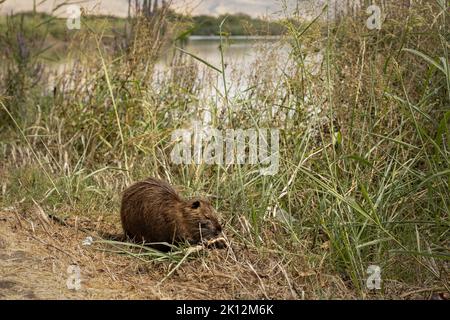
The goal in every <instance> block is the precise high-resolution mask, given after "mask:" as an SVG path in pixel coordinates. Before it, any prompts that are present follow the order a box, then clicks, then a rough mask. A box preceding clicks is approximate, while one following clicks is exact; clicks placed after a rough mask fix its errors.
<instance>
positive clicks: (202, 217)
mask: <svg viewBox="0 0 450 320" xmlns="http://www.w3.org/2000/svg"><path fill="white" fill-rule="evenodd" d="M120 216H121V220H122V227H123V231H124V233H125V235H126V236H127V237H129V238H130V239H133V240H135V241H138V242H145V243H146V244H149V245H150V246H152V247H154V248H157V249H159V250H163V251H167V250H169V247H168V246H165V245H163V244H161V243H168V244H175V245H176V244H179V243H182V242H188V243H189V244H199V243H202V242H204V241H208V240H211V239H214V238H217V237H218V236H219V235H220V234H221V232H222V227H221V225H220V223H219V221H218V219H217V216H216V214H215V211H214V208H213V207H212V206H211V204H210V203H209V202H208V201H206V200H204V199H197V198H196V199H190V200H185V199H182V198H181V197H180V196H179V195H178V194H177V192H176V191H175V190H174V189H173V188H172V187H171V186H170V185H169V184H168V183H167V182H165V181H162V180H158V179H155V178H148V179H146V180H144V181H141V182H137V183H135V184H133V185H132V186H130V187H128V189H126V190H125V191H124V193H123V198H122V206H121V210H120ZM155 243H156V244H155ZM215 246H216V247H224V244H223V243H220V244H216V245H215Z"/></svg>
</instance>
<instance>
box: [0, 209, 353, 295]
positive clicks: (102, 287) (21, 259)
mask: <svg viewBox="0 0 450 320" xmlns="http://www.w3.org/2000/svg"><path fill="white" fill-rule="evenodd" d="M86 225H91V226H92V227H93V228H97V229H98V230H100V229H101V228H105V227H106V226H105V225H102V223H101V222H99V221H94V222H90V221H89V220H84V221H81V219H78V218H75V219H74V221H70V222H69V223H68V224H67V225H63V224H61V223H60V222H57V221H55V220H53V219H51V218H49V217H48V216H46V215H45V214H44V213H43V212H42V211H39V210H35V211H34V212H32V213H26V214H25V213H17V212H15V211H13V210H11V211H3V212H0V299H302V298H318V296H317V294H316V293H313V292H311V291H308V290H306V289H307V287H308V283H311V281H310V280H311V277H312V278H314V279H313V280H314V281H313V282H314V283H321V284H322V285H323V288H326V289H323V290H322V291H321V292H322V293H321V294H323V293H325V294H326V295H327V296H334V295H336V296H337V295H339V297H340V298H345V297H346V296H347V297H352V295H351V293H350V291H348V290H347V289H346V288H345V286H344V285H343V283H341V282H339V281H336V279H335V278H330V279H331V281H329V280H327V278H326V277H323V276H321V278H320V279H319V278H318V276H317V274H316V273H315V272H314V270H303V269H302V268H300V266H299V267H298V268H299V269H302V270H301V271H300V272H299V273H298V274H296V276H295V277H294V276H293V275H292V274H288V272H287V271H286V269H285V268H284V265H283V263H280V262H277V260H276V259H274V258H273V257H271V256H270V253H265V254H261V253H257V252H254V251H252V250H250V249H246V248H245V247H236V246H234V245H231V247H230V248H229V249H226V250H205V251H202V252H200V254H198V255H197V256H196V257H195V258H193V259H190V260H186V261H185V262H183V264H181V266H180V267H179V268H177V269H176V270H175V271H174V272H173V273H172V274H171V275H170V277H168V278H166V276H167V274H169V272H170V271H171V270H172V269H173V268H174V267H175V266H176V265H177V262H171V261H163V262H155V261H142V260H139V259H136V258H134V257H132V256H130V255H124V254H117V253H110V252H105V251H104V250H102V247H101V246H100V247H99V246H98V245H94V244H95V243H94V244H93V245H90V246H86V245H83V240H84V239H86V237H87V236H92V237H93V238H94V239H98V232H96V231H95V230H94V231H92V232H90V231H86V229H84V231H82V230H81V229H83V228H82V227H80V226H86ZM107 228H108V230H111V229H114V228H115V231H119V232H120V229H118V228H117V225H114V226H107ZM119 228H120V225H119ZM70 266H77V267H79V275H80V277H79V279H80V282H79V288H78V290H76V289H77V288H76V286H75V285H74V284H75V283H76V279H78V278H77V277H76V273H74V270H75V269H73V268H74V267H70ZM68 268H69V269H68ZM71 268H72V269H71ZM294 269H295V270H297V268H294ZM165 278H166V279H165ZM74 279H75V280H74ZM299 284H300V285H299Z"/></svg>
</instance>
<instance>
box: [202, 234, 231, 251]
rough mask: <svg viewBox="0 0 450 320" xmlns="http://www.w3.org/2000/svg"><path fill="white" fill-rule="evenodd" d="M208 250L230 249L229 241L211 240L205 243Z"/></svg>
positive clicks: (222, 238) (221, 238)
mask: <svg viewBox="0 0 450 320" xmlns="http://www.w3.org/2000/svg"><path fill="white" fill-rule="evenodd" d="M204 245H205V247H207V248H216V249H225V248H227V247H228V244H227V240H226V239H225V238H224V237H219V238H215V239H211V240H208V241H205V242H204Z"/></svg>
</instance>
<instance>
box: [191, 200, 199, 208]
mask: <svg viewBox="0 0 450 320" xmlns="http://www.w3.org/2000/svg"><path fill="white" fill-rule="evenodd" d="M199 207H200V201H198V200H196V201H194V202H192V204H191V208H192V209H198V208H199Z"/></svg>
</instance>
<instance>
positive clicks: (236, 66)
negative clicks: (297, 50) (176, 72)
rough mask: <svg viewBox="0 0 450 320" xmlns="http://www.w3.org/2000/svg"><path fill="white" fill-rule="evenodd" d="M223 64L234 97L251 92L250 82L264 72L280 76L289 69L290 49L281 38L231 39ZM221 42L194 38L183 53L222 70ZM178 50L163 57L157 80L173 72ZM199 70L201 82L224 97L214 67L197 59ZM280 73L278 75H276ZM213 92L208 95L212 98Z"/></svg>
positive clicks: (230, 93) (219, 79)
mask: <svg viewBox="0 0 450 320" xmlns="http://www.w3.org/2000/svg"><path fill="white" fill-rule="evenodd" d="M222 43H223V62H224V66H225V78H226V83H227V89H228V93H229V95H230V97H231V96H234V95H235V94H237V93H239V92H242V91H245V90H247V89H248V85H249V78H250V77H252V76H255V72H258V71H260V72H262V70H259V69H261V68H264V69H265V71H264V72H279V73H281V72H282V71H283V69H284V68H285V67H286V62H287V59H288V56H289V48H288V46H287V45H286V44H284V43H283V42H282V41H281V38H279V37H229V38H224V39H222ZM220 47H221V39H220V37H215V36H192V37H190V38H189V39H188V40H187V41H186V43H185V44H184V45H183V46H182V49H183V50H184V51H185V52H188V53H189V54H192V55H195V56H196V57H198V58H199V59H202V60H204V61H205V62H206V63H208V64H210V65H211V66H214V67H215V68H217V69H220V70H221V69H222V54H221V50H220ZM175 50H176V49H175V48H170V49H168V50H167V51H166V52H165V53H163V55H162V57H163V58H162V59H161V60H160V61H159V63H158V64H157V67H156V76H157V77H158V76H164V75H165V74H166V72H167V71H168V68H170V63H171V61H172V57H173V51H175ZM194 62H195V64H196V66H197V67H198V70H199V72H198V77H199V80H202V81H205V80H206V81H207V82H209V83H211V84H213V86H212V87H213V88H211V87H210V88H207V89H206V90H208V91H209V90H211V89H213V90H219V91H221V92H222V93H223V91H224V84H223V77H222V75H221V74H220V73H219V72H217V71H215V70H214V69H213V68H212V67H211V66H208V65H207V64H206V63H204V62H202V61H199V60H197V59H195V58H194ZM276 70H277V71H276ZM211 93H212V92H209V94H211Z"/></svg>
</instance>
